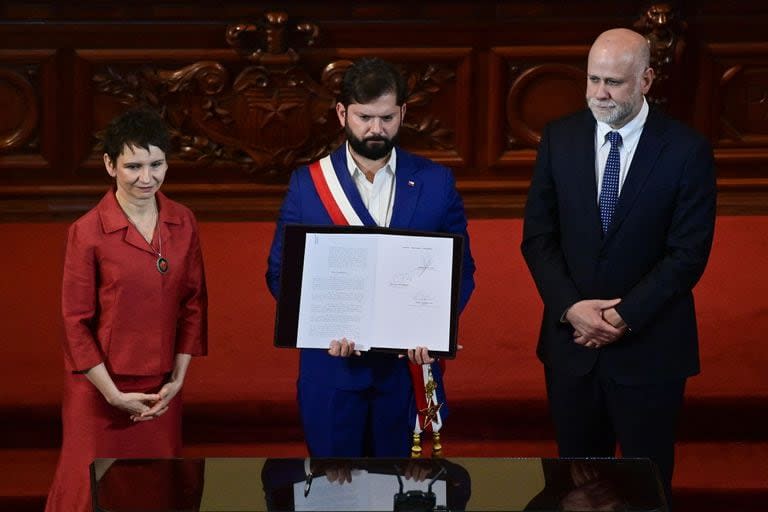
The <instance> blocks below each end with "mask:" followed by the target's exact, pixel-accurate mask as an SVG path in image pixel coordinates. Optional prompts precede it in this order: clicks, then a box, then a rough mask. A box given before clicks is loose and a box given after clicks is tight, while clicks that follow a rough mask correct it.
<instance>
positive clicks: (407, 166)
mask: <svg viewBox="0 0 768 512" xmlns="http://www.w3.org/2000/svg"><path fill="white" fill-rule="evenodd" d="M395 151H397V170H396V172H395V202H394V204H393V205H392V219H391V220H390V222H389V226H390V227H392V228H407V227H408V226H410V224H411V218H413V213H414V212H415V211H416V202H417V199H418V198H419V192H420V190H421V182H420V181H419V180H418V179H416V174H417V173H416V166H415V165H414V163H413V159H412V158H411V155H409V154H408V153H406V152H405V151H402V150H399V149H396V150H395Z"/></svg>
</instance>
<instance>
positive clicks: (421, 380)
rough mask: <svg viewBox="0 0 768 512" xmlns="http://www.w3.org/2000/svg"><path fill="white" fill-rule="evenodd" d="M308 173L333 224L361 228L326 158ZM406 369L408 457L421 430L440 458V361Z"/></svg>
mask: <svg viewBox="0 0 768 512" xmlns="http://www.w3.org/2000/svg"><path fill="white" fill-rule="evenodd" d="M309 174H310V177H311V178H312V183H313V184H314V186H315V190H316V191H317V195H318V196H319V197H320V202H321V203H323V207H324V208H325V210H326V212H328V215H329V216H330V218H331V221H332V222H333V224H334V225H337V226H363V225H364V223H363V221H362V220H360V216H359V215H358V214H357V212H356V211H355V209H354V207H353V206H352V203H351V202H350V201H349V198H348V197H347V195H346V194H345V193H344V189H343V188H342V186H341V182H339V177H338V175H337V174H336V169H335V168H334V167H333V162H332V161H331V156H330V155H327V156H325V157H323V158H321V159H320V160H318V161H315V162H312V163H311V164H309ZM408 369H409V370H410V373H411V381H412V382H413V394H414V398H415V410H413V411H412V414H411V417H412V421H413V439H412V445H411V456H413V457H419V456H421V453H422V448H421V433H422V432H424V431H426V432H432V437H433V443H432V455H433V456H434V455H440V454H441V451H442V444H441V442H440V429H441V428H442V426H443V420H442V414H441V409H442V407H443V405H444V404H445V394H444V392H443V389H442V379H440V380H437V379H435V372H440V375H442V372H443V370H444V364H443V361H440V364H438V363H432V364H431V365H429V364H424V365H417V364H413V363H410V362H409V364H408Z"/></svg>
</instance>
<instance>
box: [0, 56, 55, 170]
mask: <svg viewBox="0 0 768 512" xmlns="http://www.w3.org/2000/svg"><path fill="white" fill-rule="evenodd" d="M54 56H55V50H0V112H2V115H1V116H0V173H3V176H5V177H6V178H7V179H26V178H27V176H28V175H29V174H32V173H37V174H39V173H40V172H41V171H42V172H46V171H50V160H51V158H52V157H53V153H54V144H55V141H53V140H51V138H52V135H53V133H55V129H56V123H57V117H56V114H57V109H56V107H55V105H56V102H57V97H56V84H55V78H54V77H55V62H54Z"/></svg>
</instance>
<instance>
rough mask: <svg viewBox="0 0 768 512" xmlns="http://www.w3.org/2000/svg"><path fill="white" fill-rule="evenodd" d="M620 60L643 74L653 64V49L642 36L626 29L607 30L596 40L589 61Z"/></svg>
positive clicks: (590, 51)
mask: <svg viewBox="0 0 768 512" xmlns="http://www.w3.org/2000/svg"><path fill="white" fill-rule="evenodd" d="M608 58H610V59H619V60H622V61H624V62H627V63H632V64H633V65H634V66H635V69H636V70H637V71H638V72H642V71H643V70H644V69H645V68H647V67H649V66H650V63H651V49H650V47H649V46H648V41H647V40H646V39H645V37H643V36H642V35H640V34H638V33H637V32H635V31H633V30H629V29H626V28H614V29H611V30H606V31H605V32H603V33H602V34H600V35H599V36H597V39H595V42H594V43H592V48H591V49H590V50H589V59H590V60H592V59H608Z"/></svg>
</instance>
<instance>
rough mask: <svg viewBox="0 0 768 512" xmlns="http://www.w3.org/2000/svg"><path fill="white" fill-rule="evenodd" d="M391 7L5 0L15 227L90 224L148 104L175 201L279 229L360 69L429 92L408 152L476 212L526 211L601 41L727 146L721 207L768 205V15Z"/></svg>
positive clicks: (3, 85) (763, 10) (575, 5)
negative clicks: (621, 31) (440, 167)
mask: <svg viewBox="0 0 768 512" xmlns="http://www.w3.org/2000/svg"><path fill="white" fill-rule="evenodd" d="M695 3H696V6H695V8H694V6H693V3H690V2H674V3H673V2H653V1H652V2H646V3H643V4H642V5H640V4H636V3H633V2H624V3H621V2H619V3H616V2H614V1H610V0H595V1H594V2H586V3H585V2H570V3H568V2H566V3H563V2H559V1H557V0H521V1H519V2H504V1H501V0H481V1H479V2H478V1H477V0H456V1H452V2H447V3H446V2H444V1H439V0H424V1H423V2H419V3H418V5H417V4H415V3H413V2H407V1H406V0H383V1H382V2H378V3H375V4H373V3H365V5H363V4H362V3H361V4H360V5H357V4H355V5H354V6H352V5H351V4H349V3H348V2H340V1H333V0H332V1H330V2H325V3H316V2H291V3H284V5H285V7H286V8H287V9H289V11H288V12H280V11H269V9H270V8H271V4H270V5H267V2H262V1H260V0H253V1H248V2H246V1H239V0H238V1H235V2H227V1H223V2H202V3H189V2H182V1H181V0H171V1H169V2H162V3H157V2H150V1H148V0H138V1H137V2H134V3H129V4H125V5H121V6H114V5H112V4H110V6H109V7H107V6H106V4H105V6H102V7H94V6H93V5H90V4H89V5H88V6H85V5H74V4H73V5H71V6H67V8H63V7H61V4H60V3H57V2H50V1H45V0H43V1H40V2H34V4H32V3H29V2H21V1H18V2H16V1H11V2H5V3H3V4H2V5H3V7H2V8H0V11H2V12H1V13H2V15H3V16H1V17H0V40H2V41H3V43H4V44H3V49H2V50H0V109H2V110H0V112H2V115H0V220H3V219H15V218H21V219H26V218H29V217H30V216H33V217H38V218H50V217H67V218H71V217H73V216H75V215H77V214H79V213H82V212H83V211H84V210H85V209H86V208H88V207H89V206H91V205H92V204H93V203H94V202H95V201H96V200H97V199H98V197H99V196H100V194H101V193H102V192H103V190H104V189H105V187H107V186H108V184H109V180H108V178H107V176H106V173H105V172H104V169H103V165H102V162H101V158H100V156H99V153H100V149H99V147H98V145H99V140H100V136H101V131H102V130H103V129H104V127H105V125H106V124H107V122H108V121H109V120H110V119H111V118H112V117H113V116H115V115H116V114H118V113H119V112H121V111H123V110H125V109H126V108H128V107H130V106H132V105H136V104H149V105H153V106H155V107H158V108H160V109H161V110H162V112H163V115H164V116H165V118H166V119H167V120H168V122H169V124H170V125H171V127H172V130H173V134H174V146H175V148H174V152H173V155H172V159H171V169H170V172H169V175H168V180H167V182H166V185H165V187H166V188H165V190H166V191H167V192H168V193H169V194H171V195H172V196H173V197H175V198H178V199H179V200H181V201H183V202H185V203H187V204H189V205H190V206H191V207H193V208H194V209H195V210H196V211H197V213H198V214H199V215H201V217H209V218H220V219H271V218H274V216H275V215H276V213H277V208H278V205H279V203H280V201H281V199H282V194H283V192H284V190H285V185H286V181H287V177H288V173H289V172H290V171H291V169H293V168H295V167H296V166H298V165H301V164H302V163H305V162H307V161H309V160H311V159H313V158H316V157H317V156H319V155H320V154H322V153H324V152H326V151H328V150H329V149H330V148H332V147H334V146H335V145H336V144H337V143H338V142H339V141H340V140H341V138H342V136H343V131H342V128H341V127H340V126H339V125H338V122H337V120H336V116H335V114H334V112H333V100H334V97H335V91H336V88H337V87H338V80H339V78H340V76H341V73H342V72H343V70H344V69H345V67H346V66H347V65H348V63H349V61H350V60H354V59H356V58H358V57H363V56H380V57H383V58H385V59H387V60H390V61H392V62H393V63H395V65H396V66H398V67H399V68H400V70H401V71H402V72H403V73H404V74H405V75H406V76H407V79H408V82H409V84H410V85H411V87H412V88H413V93H412V95H411V97H410V98H409V103H408V112H407V114H406V118H405V126H404V127H403V129H402V132H401V135H402V137H401V142H402V145H403V146H404V147H405V148H407V149H410V150H412V151H415V152H417V153H419V154H422V155H424V156H427V157H429V158H433V159H435V160H437V161H439V162H442V163H444V164H446V165H449V166H450V167H452V168H453V170H454V172H455V173H456V175H457V178H458V180H457V184H458V187H459V190H460V191H461V192H462V195H463V197H464V199H465V204H466V206H467V208H468V211H469V212H470V214H471V215H473V216H484V217H495V216H509V215H519V214H520V213H521V211H522V205H523V203H524V201H525V193H526V190H527V187H528V181H529V178H530V173H531V170H532V168H533V165H534V161H535V157H536V146H537V144H538V140H539V136H540V133H541V130H542V128H543V126H544V125H545V123H546V122H547V121H549V120H551V119H554V118H557V117H559V116H561V115H565V114H567V113H570V112H572V111H575V110H578V109H581V108H584V105H585V103H584V87H585V80H584V78H585V73H584V70H585V67H586V58H587V52H588V47H589V44H590V43H591V42H592V41H593V40H594V38H595V36H596V35H597V34H599V33H600V32H601V31H602V30H605V29H606V28H609V27H615V26H628V27H634V28H635V29H636V30H638V31H640V32H641V33H643V34H644V35H645V36H646V37H647V38H648V40H649V43H650V44H651V50H652V65H653V66H654V67H655V68H656V70H657V73H658V74H657V81H656V83H655V84H654V87H653V88H652V89H651V93H650V94H649V101H651V102H652V103H653V104H655V105H657V106H660V107H662V108H664V109H666V110H667V111H668V112H670V113H671V114H672V115H674V116H675V117H678V118H680V119H681V120H682V121H683V122H685V123H689V124H691V125H693V126H694V127H695V128H696V129H698V130H700V131H702V132H703V133H705V134H706V135H707V136H708V137H709V138H710V140H711V141H712V142H713V145H714V146H715V158H716V163H717V167H718V184H719V187H720V192H721V195H720V204H721V209H720V212H721V213H726V212H732V213H758V212H764V213H768V126H767V121H766V115H768V113H766V105H767V104H768V99H767V98H768V92H766V91H768V85H767V84H768V49H767V47H766V43H765V38H764V27H766V26H768V4H766V6H762V7H761V6H759V5H757V3H754V2H749V1H748V0H736V1H734V2H728V3H727V5H726V4H724V3H722V2H716V1H715V0H703V1H702V2H695Z"/></svg>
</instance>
